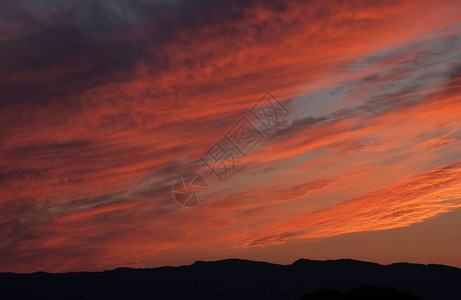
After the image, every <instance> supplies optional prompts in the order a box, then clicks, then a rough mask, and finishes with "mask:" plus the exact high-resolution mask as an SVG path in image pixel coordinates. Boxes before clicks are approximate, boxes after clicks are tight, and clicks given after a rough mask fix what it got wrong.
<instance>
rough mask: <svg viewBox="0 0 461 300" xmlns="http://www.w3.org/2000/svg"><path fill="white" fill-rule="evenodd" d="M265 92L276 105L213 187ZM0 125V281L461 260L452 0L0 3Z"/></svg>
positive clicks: (460, 13)
mask: <svg viewBox="0 0 461 300" xmlns="http://www.w3.org/2000/svg"><path fill="white" fill-rule="evenodd" d="M266 91H270V92H271V93H272V95H274V96H275V97H276V99H278V101H279V103H280V105H281V106H283V107H284V108H286V111H287V114H286V116H284V119H283V121H281V122H280V123H277V124H276V126H275V127H274V128H271V129H270V130H268V129H267V128H265V129H263V128H262V127H261V123H262V121H260V122H259V123H257V122H256V121H255V120H256V119H254V120H253V119H251V118H250V119H248V121H250V122H252V121H254V122H256V123H253V124H254V126H255V127H256V128H259V129H260V130H259V131H258V132H260V133H261V134H262V135H263V138H261V139H260V141H259V142H258V143H257V144H255V146H254V148H252V149H251V151H249V152H248V153H247V155H246V156H241V157H236V159H235V161H234V168H233V169H232V170H231V171H230V172H229V173H228V174H227V176H225V178H223V180H222V181H221V182H219V181H218V180H216V178H214V176H213V174H210V173H209V172H208V171H207V169H204V168H206V167H201V166H200V158H201V157H203V155H204V153H206V152H207V151H208V150H209V149H210V148H212V147H213V146H214V145H215V144H216V143H217V142H219V141H222V139H223V138H225V136H226V134H227V133H228V132H229V130H230V129H231V128H232V127H233V125H234V124H236V123H237V122H238V121H239V120H240V119H241V117H243V116H247V117H248V116H251V114H250V113H249V110H250V109H251V108H252V107H253V106H254V105H255V104H256V103H257V102H258V100H259V99H260V98H261V97H263V96H264V95H265V93H266ZM0 125H1V126H0V272H7V271H8V272H35V271H47V272H67V271H83V270H85V271H96V270H107V269H113V268H117V267H135V268H144V267H158V266H163V265H182V264H191V263H193V262H194V261H196V260H217V259H225V258H230V257H236V258H245V259H252V260H264V261H269V262H274V263H283V264H289V263H292V262H293V261H295V260H296V259H298V258H301V257H304V258H310V259H338V258H354V259H360V260H367V261H374V262H379V263H392V262H398V261H407V262H416V263H441V264H447V265H453V266H457V267H461V256H460V255H459V253H461V1H460V0H441V1H428V0H391V1H389V0H351V1H339V0H311V1H301V0H299V1H298V0H290V1H288V0H272V1H262V0H256V1H241V0H215V1H212V0H209V1H206V0H143V1H141V0H139V1H128V0H97V1H88V0H40V1H37V0H6V1H1V2H0ZM258 126H259V127H258ZM195 173H200V174H202V175H203V178H204V179H205V180H206V184H207V186H208V192H207V195H206V198H205V199H204V201H203V202H202V203H201V204H200V205H198V206H195V207H192V208H190V207H183V206H181V205H179V204H178V203H177V201H175V199H174V197H173V196H174V195H173V194H174V193H173V192H172V191H173V189H174V188H173V185H174V184H175V182H176V180H177V179H178V176H180V175H182V174H195Z"/></svg>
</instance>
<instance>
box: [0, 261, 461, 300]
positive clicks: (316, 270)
mask: <svg viewBox="0 0 461 300" xmlns="http://www.w3.org/2000/svg"><path fill="white" fill-rule="evenodd" d="M460 283H461V269H458V268H454V267H448V266H443V265H433V264H432V265H420V264H409V263H396V264H391V265H380V264H377V263H369V262H362V261H356V260H351V259H340V260H327V261H316V260H308V259H300V260H297V261H296V262H294V263H293V264H290V265H278V264H271V263H266V262H256V261H249V260H240V259H227V260H221V261H212V262H203V261H198V262H195V263H194V264H192V265H189V266H180V267H160V268H152V269H130V268H118V269H115V270H111V271H104V272H77V273H60V274H52V273H44V272H37V273H31V274H14V273H0V298H1V299H200V300H207V299H233V300H235V299H252V300H258V299H264V300H268V299H288V300H289V299H293V300H297V299H300V298H301V297H308V294H309V293H313V292H315V291H317V292H321V291H318V290H323V291H325V290H330V291H331V290H337V293H339V296H341V297H345V296H347V295H349V296H350V295H352V296H353V295H354V294H353V292H354V291H353V290H356V291H355V292H357V289H358V292H357V293H359V292H363V293H365V292H372V291H370V289H373V288H368V290H367V291H366V290H364V289H365V287H364V286H368V287H376V288H378V287H381V288H393V289H397V290H398V291H401V292H405V293H411V294H413V295H416V296H417V297H419V298H421V299H424V300H431V299H434V300H442V299H461V296H460V295H461V293H460V290H459V284H460ZM378 289H379V288H378ZM389 291H390V290H389ZM351 293H352V294H351ZM356 296H357V297H359V296H360V295H356ZM303 299H311V298H303ZM312 299H316V298H312ZM318 299H320V298H318ZM325 299H329V298H325ZM332 299H335V298H332ZM339 299H384V298H373V297H367V296H364V297H362V298H339ZM385 299H400V298H397V297H395V298H393V297H392V296H390V297H388V298H385ZM402 299H406V298H402ZM408 299H418V298H408Z"/></svg>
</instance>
